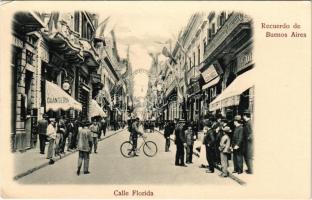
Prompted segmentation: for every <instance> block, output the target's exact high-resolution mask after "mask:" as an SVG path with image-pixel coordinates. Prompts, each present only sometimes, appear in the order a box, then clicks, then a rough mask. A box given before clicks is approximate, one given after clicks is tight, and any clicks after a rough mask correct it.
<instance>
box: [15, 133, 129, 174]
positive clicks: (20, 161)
mask: <svg viewBox="0 0 312 200" xmlns="http://www.w3.org/2000/svg"><path fill="white" fill-rule="evenodd" d="M123 130H124V129H119V130H117V131H113V130H107V131H106V135H105V137H103V135H102V138H101V139H100V140H99V142H100V141H102V140H104V139H106V138H109V137H111V136H113V135H115V134H117V133H119V132H121V131H123ZM47 150H48V145H46V146H45V154H40V150H39V144H37V147H36V148H33V149H29V150H27V151H26V152H24V153H20V152H16V153H14V155H13V156H14V165H15V170H14V180H17V179H19V178H22V177H23V176H26V175H28V174H30V173H32V172H34V171H36V170H38V169H41V168H43V167H45V166H47V165H49V160H48V159H46V157H47V152H48V151H47ZM65 150H66V147H65ZM75 152H76V151H66V152H65V155H63V156H62V158H60V157H55V158H54V161H55V164H57V161H58V160H60V159H63V158H65V157H67V156H69V155H71V154H73V153H75Z"/></svg>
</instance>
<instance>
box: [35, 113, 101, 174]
mask: <svg viewBox="0 0 312 200" xmlns="http://www.w3.org/2000/svg"><path fill="white" fill-rule="evenodd" d="M106 131H107V120H105V119H104V118H100V117H94V118H93V119H92V123H89V122H88V121H86V120H79V119H67V120H66V119H65V117H64V116H61V117H60V118H58V119H55V118H48V115H46V114H44V115H43V118H42V119H41V120H38V123H37V134H38V135H39V148H40V154H45V146H46V143H47V142H48V150H47V151H48V152H47V157H46V158H47V159H49V160H50V161H49V164H54V158H55V157H57V156H59V157H60V158H61V157H62V155H65V153H66V151H69V152H71V151H75V150H78V151H79V163H80V164H79V165H80V167H81V163H82V160H85V170H84V172H85V173H88V161H89V156H88V155H89V154H90V153H92V152H94V153H97V142H98V140H99V139H101V137H102V135H103V136H105V134H106ZM65 148H66V151H65ZM85 152H87V153H85ZM87 154H88V155H87ZM80 167H79V166H78V168H79V170H78V171H79V173H78V171H77V174H78V175H79V174H80Z"/></svg>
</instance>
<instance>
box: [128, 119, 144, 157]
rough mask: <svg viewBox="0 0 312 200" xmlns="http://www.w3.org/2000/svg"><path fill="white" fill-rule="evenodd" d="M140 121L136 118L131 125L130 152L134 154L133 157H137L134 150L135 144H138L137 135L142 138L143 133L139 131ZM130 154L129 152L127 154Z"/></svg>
mask: <svg viewBox="0 0 312 200" xmlns="http://www.w3.org/2000/svg"><path fill="white" fill-rule="evenodd" d="M139 123H140V119H139V118H136V119H135V121H134V122H133V123H132V128H131V140H132V144H133V145H132V151H133V153H134V156H138V155H137V154H136V149H137V144H138V135H140V136H143V133H141V131H140V130H139V126H140V124H139ZM129 153H131V152H129Z"/></svg>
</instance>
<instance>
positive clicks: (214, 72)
mask: <svg viewBox="0 0 312 200" xmlns="http://www.w3.org/2000/svg"><path fill="white" fill-rule="evenodd" d="M222 73H223V70H222V68H221V66H220V64H219V62H217V61H216V62H214V63H213V64H212V65H210V66H209V67H208V68H207V69H206V70H205V71H203V72H202V73H201V75H202V77H203V79H204V81H205V83H209V82H210V81H212V80H213V79H215V78H217V77H218V76H219V75H220V74H222Z"/></svg>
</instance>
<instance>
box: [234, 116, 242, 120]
mask: <svg viewBox="0 0 312 200" xmlns="http://www.w3.org/2000/svg"><path fill="white" fill-rule="evenodd" d="M234 121H237V122H241V121H242V117H241V116H240V115H236V116H235V117H234Z"/></svg>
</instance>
